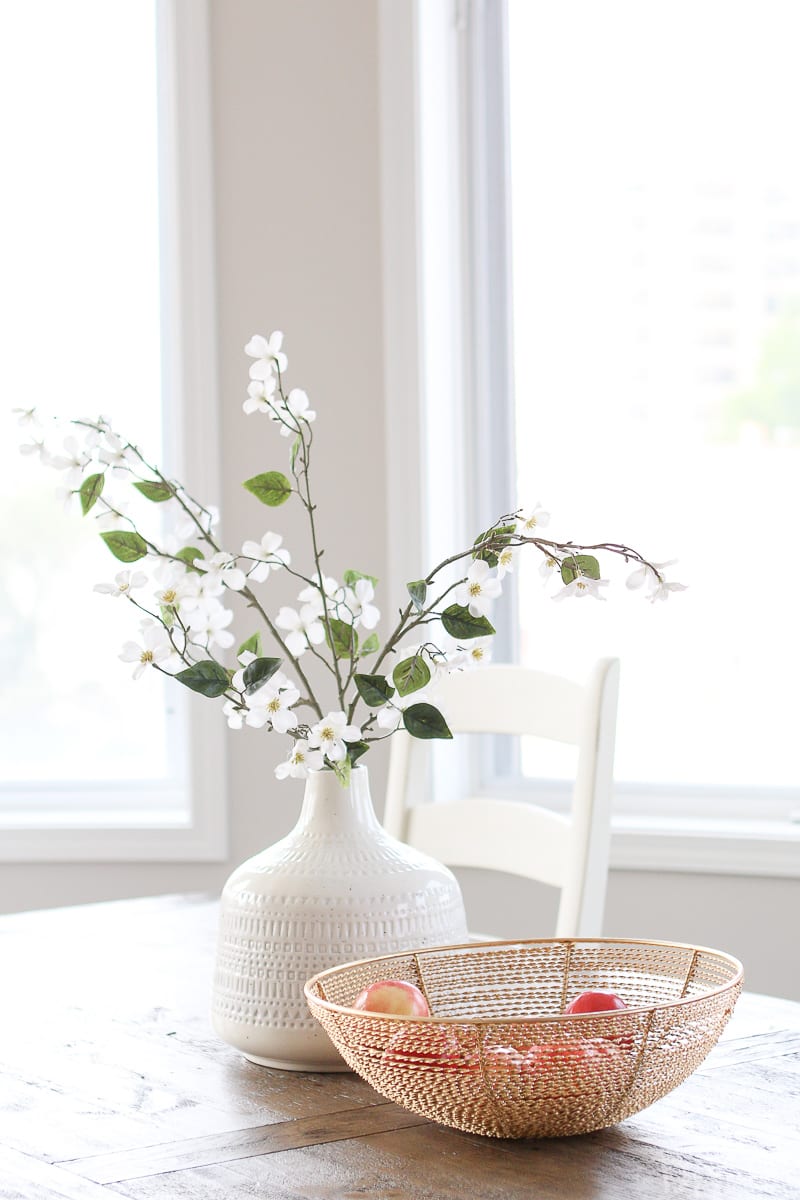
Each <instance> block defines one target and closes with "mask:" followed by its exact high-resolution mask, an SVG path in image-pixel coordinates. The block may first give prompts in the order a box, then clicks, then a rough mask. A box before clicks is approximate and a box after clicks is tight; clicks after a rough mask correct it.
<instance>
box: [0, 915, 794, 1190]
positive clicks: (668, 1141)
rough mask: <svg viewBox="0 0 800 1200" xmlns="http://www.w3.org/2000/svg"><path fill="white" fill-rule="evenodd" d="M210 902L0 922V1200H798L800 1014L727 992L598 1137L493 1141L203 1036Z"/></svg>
mask: <svg viewBox="0 0 800 1200" xmlns="http://www.w3.org/2000/svg"><path fill="white" fill-rule="evenodd" d="M215 926H216V904H215V902H214V901H213V900H210V899H208V898H205V897H193V896H183V897H179V896H173V897H166V898H158V899H147V900H130V901H120V902H118V903H114V904H97V905H88V906H85V907H81V908H67V909H57V910H53V911H48V912H35V913H24V914H19V915H16V916H6V917H0V964H1V965H0V970H1V971H2V993H1V995H2V998H1V999H0V1013H1V1014H2V1018H3V1020H2V1035H0V1070H1V1071H2V1075H1V1076H0V1080H1V1082H0V1196H2V1197H3V1200H21V1198H23V1197H24V1198H25V1200H51V1198H53V1197H60V1198H62V1200H109V1197H113V1196H128V1197H137V1198H140V1200H146V1198H151V1197H169V1198H170V1200H185V1198H187V1197H191V1198H192V1200H194V1198H195V1197H202V1198H203V1200H223V1198H224V1200H236V1198H237V1197H244V1196H247V1197H254V1196H257V1197H260V1198H263V1200H290V1198H291V1200H298V1198H299V1197H314V1200H333V1198H335V1200H353V1198H355V1197H365V1196H368V1197H374V1198H375V1200H389V1198H392V1197H396V1198H400V1197H402V1198H403V1200H421V1198H423V1197H424V1198H426V1200H448V1198H454V1200H455V1198H458V1200H483V1198H486V1200H489V1198H490V1197H491V1198H492V1200H494V1198H497V1200H500V1198H502V1200H509V1198H513V1197H522V1196H525V1197H536V1198H537V1200H547V1198H549V1197H561V1198H569V1200H589V1198H592V1200H595V1198H602V1200H606V1198H613V1200H649V1198H650V1197H658V1198H659V1200H663V1198H664V1197H668V1198H669V1200H684V1198H686V1197H703V1200H737V1198H739V1197H754V1196H759V1197H769V1198H770V1200H778V1198H782V1197H795V1198H796V1197H800V1183H799V1181H800V1105H799V1104H798V1096H799V1095H800V1004H794V1003H791V1002H789V1001H783V1000H774V999H771V998H769V997H766V996H754V995H747V994H745V995H744V996H742V998H741V1000H740V1001H739V1005H738V1006H737V1009H736V1012H735V1014H734V1018H733V1020H732V1021H731V1024H730V1025H729V1027H728V1030H727V1031H726V1035H725V1037H724V1039H723V1041H722V1042H720V1044H719V1046H718V1047H717V1048H716V1049H715V1050H714V1051H713V1052H712V1054H711V1055H710V1056H709V1058H708V1059H707V1060H706V1062H705V1063H704V1064H703V1066H702V1067H701V1069H700V1070H699V1071H697V1072H696V1073H695V1074H694V1075H693V1076H692V1077H691V1078H690V1079H689V1080H687V1081H686V1083H684V1084H683V1085H682V1086H681V1087H680V1088H678V1089H677V1090H676V1091H674V1092H672V1093H671V1094H670V1095H669V1096H667V1097H665V1099H663V1100H661V1101H659V1102H658V1103H657V1104H655V1105H653V1106H652V1107H651V1108H649V1109H647V1110H646V1111H645V1112H643V1113H641V1114H640V1115H639V1116H638V1117H635V1118H632V1119H631V1120H629V1121H625V1122H624V1124H622V1125H618V1126H616V1127H615V1128H613V1129H608V1130H604V1131H602V1132H600V1133H595V1134H589V1135H586V1136H584V1137H580V1138H568V1139H558V1140H552V1141H525V1142H512V1141H496V1140H494V1139H489V1138H481V1137H476V1136H473V1135H469V1134H462V1133H457V1132H455V1131H453V1130H449V1129H445V1128H442V1127H440V1126H438V1125H434V1124H431V1123H430V1122H429V1121H425V1120H423V1119H422V1118H420V1117H417V1116H414V1115H413V1114H411V1113H407V1112H405V1111H404V1110H402V1109H400V1108H398V1107H397V1106H396V1105H394V1104H390V1103H387V1102H385V1101H384V1100H382V1099H381V1097H380V1096H378V1095H377V1093H376V1092H374V1091H373V1090H372V1088H370V1087H369V1086H368V1084H366V1083H364V1082H363V1081H362V1080H361V1079H359V1078H357V1077H356V1076H354V1075H350V1074H341V1075H336V1074H334V1075H311V1074H294V1073H288V1072H282V1071H274V1070H270V1069H266V1068H264V1067H257V1066H253V1065H252V1064H250V1063H248V1062H246V1061H245V1060H244V1059H243V1058H241V1057H240V1056H239V1055H238V1054H237V1052H236V1051H235V1050H232V1049H231V1048H230V1047H228V1046H226V1045H224V1044H222V1043H221V1042H219V1041H218V1040H217V1038H216V1037H215V1036H214V1034H213V1032H212V1031H211V1028H210V1026H209V1022H208V997H209V987H210V975H211V967H212V960H213V951H214V936H215Z"/></svg>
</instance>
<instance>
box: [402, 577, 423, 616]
mask: <svg viewBox="0 0 800 1200" xmlns="http://www.w3.org/2000/svg"><path fill="white" fill-rule="evenodd" d="M406 587H407V588H408V594H409V596H410V597H411V602H412V604H413V605H414V608H415V609H416V610H417V612H422V610H423V609H424V607H425V597H426V596H427V594H428V585H427V583H426V582H425V580H424V579H415V580H414V582H413V583H407V584H406Z"/></svg>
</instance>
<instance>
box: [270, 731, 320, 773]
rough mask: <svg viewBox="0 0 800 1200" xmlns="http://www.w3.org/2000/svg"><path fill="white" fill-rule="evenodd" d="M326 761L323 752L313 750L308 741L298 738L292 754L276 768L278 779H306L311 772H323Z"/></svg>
mask: <svg viewBox="0 0 800 1200" xmlns="http://www.w3.org/2000/svg"><path fill="white" fill-rule="evenodd" d="M324 766H325V759H324V758H323V756H322V751H321V750H312V749H311V748H310V746H309V744H308V742H307V741H305V740H304V739H303V738H298V739H297V741H296V742H295V744H294V746H293V747H292V752H291V754H290V755H289V757H288V758H287V759H286V761H285V762H282V763H278V765H277V767H276V768H275V777H276V779H286V778H288V776H290V775H291V777H292V779H305V778H306V777H307V775H308V772H309V771H321V770H322V768H323V767H324Z"/></svg>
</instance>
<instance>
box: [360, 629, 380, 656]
mask: <svg viewBox="0 0 800 1200" xmlns="http://www.w3.org/2000/svg"><path fill="white" fill-rule="evenodd" d="M379 647H380V642H379V641H378V635H377V633H371V634H370V635H369V637H368V638H365V639H364V641H363V642H362V643H361V653H362V654H374V653H375V651H376V650H377V649H379Z"/></svg>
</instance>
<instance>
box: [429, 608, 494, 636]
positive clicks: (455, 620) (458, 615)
mask: <svg viewBox="0 0 800 1200" xmlns="http://www.w3.org/2000/svg"><path fill="white" fill-rule="evenodd" d="M442 624H443V625H444V627H445V629H446V630H447V632H448V633H449V634H450V636H451V637H454V638H458V639H459V640H460V641H469V639H470V638H477V637H486V635H487V634H490V633H495V632H496V630H495V627H494V625H492V623H491V621H490V620H489V618H488V617H473V615H472V613H471V612H470V611H469V609H468V608H467V607H466V606H465V605H462V604H451V605H450V607H449V608H446V609H445V610H444V612H443V613H442Z"/></svg>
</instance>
